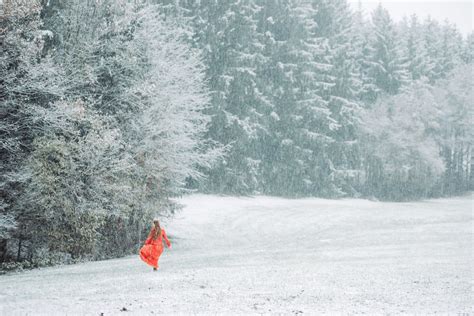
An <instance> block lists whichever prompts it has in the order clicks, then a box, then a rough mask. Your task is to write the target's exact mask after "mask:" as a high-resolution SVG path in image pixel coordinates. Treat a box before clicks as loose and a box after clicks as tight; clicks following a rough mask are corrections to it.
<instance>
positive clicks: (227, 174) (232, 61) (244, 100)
mask: <svg viewBox="0 0 474 316" xmlns="http://www.w3.org/2000/svg"><path fill="white" fill-rule="evenodd" d="M258 10H260V8H259V7H258V6H256V5H255V3H254V1H253V0H245V1H237V0H236V1H228V2H217V1H201V2H200V3H199V4H197V6H196V7H195V8H194V12H195V13H194V27H195V29H196V37H195V38H196V39H195V40H196V43H197V45H198V47H200V48H202V50H203V56H204V58H205V62H206V64H207V78H208V81H209V85H210V89H211V107H210V108H209V111H208V113H210V114H211V115H212V121H211V124H210V129H209V133H208V136H209V137H210V138H212V139H213V140H215V141H218V142H219V143H221V144H224V145H228V148H229V151H228V154H227V158H226V159H225V160H222V161H221V163H220V164H218V165H217V166H216V167H215V168H214V169H213V170H210V171H209V180H208V181H207V182H206V183H207V185H206V187H207V190H213V191H219V192H223V191H227V192H233V193H251V192H254V191H255V190H257V188H258V186H259V178H260V163H261V161H260V160H259V159H258V157H259V154H258V151H259V148H258V144H259V139H260V137H261V136H262V135H263V134H264V133H265V127H264V125H263V124H262V113H261V112H262V111H263V110H264V109H265V107H266V104H265V102H266V101H265V99H264V97H263V95H262V92H261V91H260V83H259V82H258V81H259V79H258V78H257V74H256V69H257V67H258V64H259V63H260V62H261V59H262V54H261V53H262V52H261V50H262V46H261V44H260V43H259V42H258V36H257V32H256V21H255V15H256V14H257V12H258Z"/></svg>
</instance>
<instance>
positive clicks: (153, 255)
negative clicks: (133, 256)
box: [140, 219, 171, 271]
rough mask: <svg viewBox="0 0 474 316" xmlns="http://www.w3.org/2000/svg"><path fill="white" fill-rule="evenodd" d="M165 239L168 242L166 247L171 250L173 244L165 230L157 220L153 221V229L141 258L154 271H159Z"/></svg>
mask: <svg viewBox="0 0 474 316" xmlns="http://www.w3.org/2000/svg"><path fill="white" fill-rule="evenodd" d="M163 239H164V240H165V242H166V246H167V247H168V248H171V243H170V241H169V240H168V237H167V236H166V232H165V230H164V229H163V228H161V227H160V222H159V221H158V220H157V219H155V220H153V227H152V229H151V231H150V234H148V238H147V239H146V241H145V245H144V246H143V247H142V248H141V249H140V258H141V259H142V260H143V261H145V262H146V263H147V264H149V265H151V266H152V267H153V270H154V271H156V270H157V269H158V260H159V259H160V256H161V254H162V253H163Z"/></svg>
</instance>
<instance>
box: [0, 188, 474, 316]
mask: <svg viewBox="0 0 474 316" xmlns="http://www.w3.org/2000/svg"><path fill="white" fill-rule="evenodd" d="M181 202H182V203H183V204H185V205H186V208H185V209H184V211H183V212H181V213H180V214H179V215H178V217H177V218H176V219H175V220H173V221H172V222H169V223H167V224H166V226H165V228H166V230H167V232H168V234H169V235H171V237H172V238H173V239H172V242H173V249H172V250H171V251H166V250H165V252H164V254H163V257H162V259H161V261H160V266H161V268H160V270H159V271H158V272H153V271H152V270H151V268H149V267H148V266H146V265H145V264H143V263H142V262H141V261H140V260H139V258H138V256H131V257H127V258H123V259H116V260H108V261H101V262H91V263H85V264H78V265H72V266H63V267H54V268H46V269H41V270H34V271H28V272H24V273H20V274H10V275H5V276H0V314H2V315H17V314H19V315H25V314H29V315H37V314H47V315H51V314H61V315H66V314H69V315H75V314H88V315H101V313H103V315H127V314H135V315H151V314H159V313H165V314H186V315H187V314H233V315H235V314H283V315H301V314H303V315H305V314H309V315H314V314H323V313H324V314H333V313H338V314H341V313H342V314H364V313H366V314H413V313H417V314H435V313H449V314H455V315H460V314H463V313H465V314H472V313H473V307H472V304H473V297H472V295H473V291H472V285H473V283H472V282H473V274H472V267H473V254H472V250H473V242H472V233H473V226H472V225H473V218H472V196H466V197H463V198H453V199H437V200H428V201H424V202H416V203H380V202H370V201H366V200H341V201H331V200H323V199H301V200H287V199H280V198H269V197H257V198H231V197H215V196H203V195H196V196H190V197H186V198H185V199H183V200H182V201H181ZM123 309H126V311H121V310H123Z"/></svg>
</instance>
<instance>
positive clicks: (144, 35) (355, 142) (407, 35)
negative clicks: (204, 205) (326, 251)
mask: <svg viewBox="0 0 474 316" xmlns="http://www.w3.org/2000/svg"><path fill="white" fill-rule="evenodd" d="M2 10H3V12H2V17H1V21H0V24H1V25H0V28H1V30H0V32H1V33H0V41H1V43H2V55H1V59H0V71H1V74H2V76H1V91H0V101H1V107H0V117H1V122H0V135H1V147H0V155H1V158H2V159H1V161H2V163H1V178H0V196H1V198H2V199H1V204H0V262H1V263H2V269H8V268H11V267H16V266H18V265H20V266H25V267H27V266H41V265H47V264H54V263H59V262H69V261H75V260H80V259H84V258H89V259H100V258H108V257H114V256H121V255H124V254H128V253H130V252H131V251H135V250H136V247H137V245H139V244H140V242H141V241H142V240H143V238H144V233H145V230H146V229H147V228H148V227H147V223H148V221H149V220H150V219H151V218H152V217H153V216H155V215H157V214H160V215H161V216H167V215H171V214H172V213H173V212H174V211H175V210H176V209H177V208H179V205H176V203H175V202H173V200H172V198H173V197H175V196H178V195H180V194H183V193H185V192H189V191H196V190H197V191H201V192H207V193H224V194H239V195H240V194H269V195H278V196H290V197H299V196H319V197H330V198H338V197H373V198H377V199H389V200H404V199H418V198H425V197H435V196H443V195H452V194H459V193H462V192H465V191H467V190H472V187H473V176H472V172H471V159H472V158H471V157H472V141H473V131H472V127H471V124H470V118H471V117H472V105H471V102H472V61H473V56H472V54H473V53H472V52H473V51H474V50H473V38H474V37H473V35H472V34H471V35H468V36H467V37H466V38H463V37H462V36H461V34H460V33H459V31H458V30H457V29H456V27H455V26H454V25H452V24H450V23H448V22H444V23H439V22H438V21H435V20H433V19H430V18H428V19H425V20H423V21H420V19H418V18H417V17H416V16H412V17H409V18H406V19H404V20H403V21H401V22H398V23H395V22H394V21H393V20H392V19H391V18H390V16H389V14H388V12H387V11H386V10H385V9H384V8H383V7H382V6H379V7H378V8H377V9H376V10H375V11H374V12H372V14H371V16H370V17H367V16H365V15H364V14H363V13H362V12H361V11H360V10H352V9H351V8H350V7H349V5H348V3H347V2H346V1H345V0H331V1H329V0H311V1H310V0H276V1H275V0H272V1H270V0H229V1H215V0H201V1H191V0H180V1H171V0H161V1H159V0H156V1H151V0H149V1H146V0H140V1H128V0H100V1H96V0H30V1H23V0H7V1H5V0H4V2H3V7H2Z"/></svg>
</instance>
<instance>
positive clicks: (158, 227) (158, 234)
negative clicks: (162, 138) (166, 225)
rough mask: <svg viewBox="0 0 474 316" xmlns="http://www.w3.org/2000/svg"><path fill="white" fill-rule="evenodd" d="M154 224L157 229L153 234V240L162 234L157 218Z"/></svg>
mask: <svg viewBox="0 0 474 316" xmlns="http://www.w3.org/2000/svg"><path fill="white" fill-rule="evenodd" d="M153 225H155V227H154V228H153V229H154V230H155V233H154V234H153V240H156V239H157V238H158V237H159V236H161V227H160V222H159V221H158V220H157V219H155V220H154V221H153Z"/></svg>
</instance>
